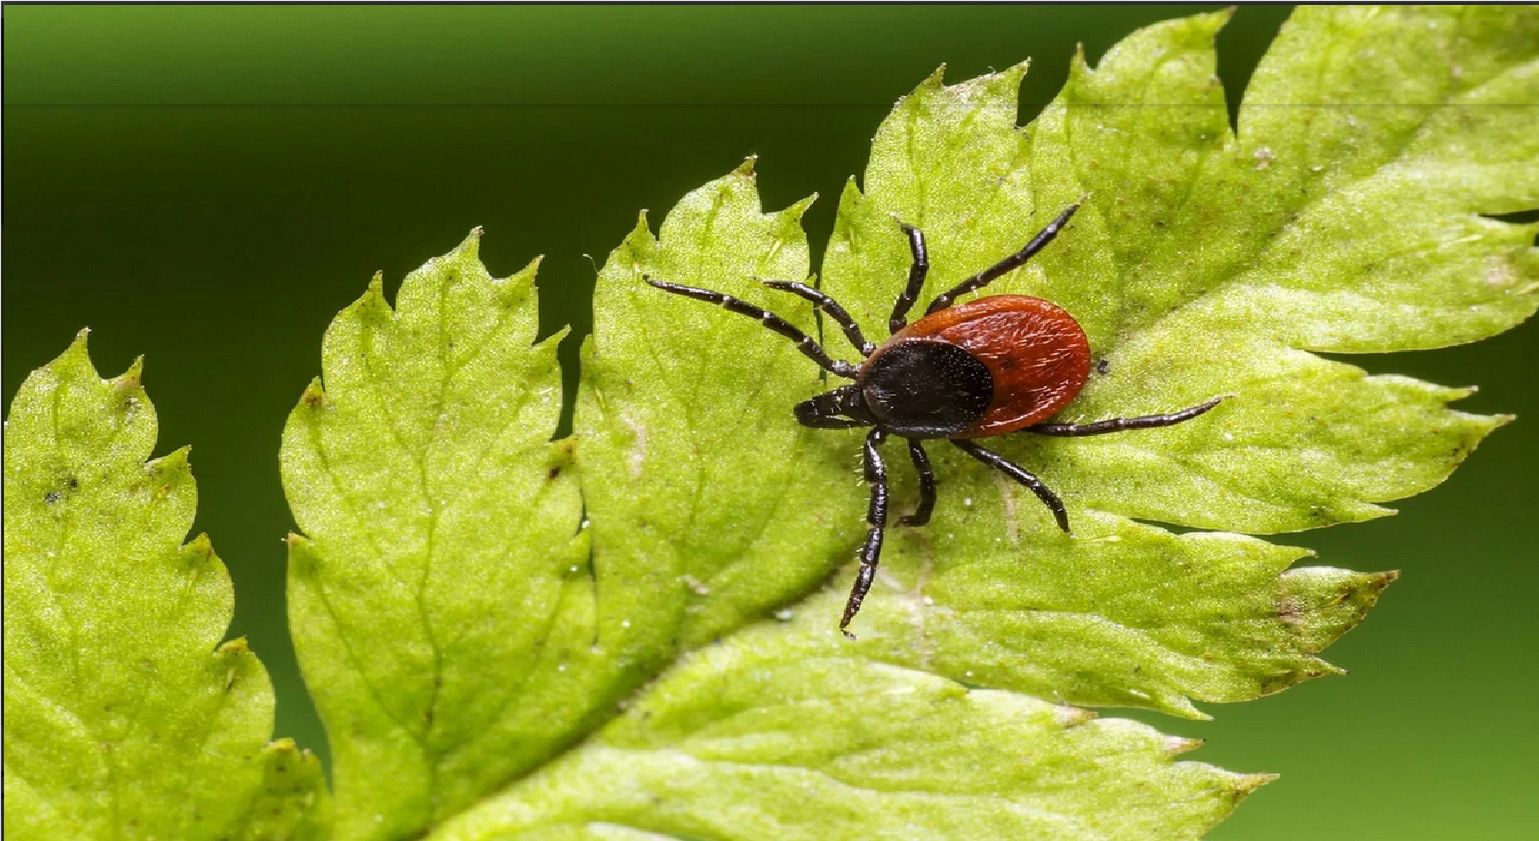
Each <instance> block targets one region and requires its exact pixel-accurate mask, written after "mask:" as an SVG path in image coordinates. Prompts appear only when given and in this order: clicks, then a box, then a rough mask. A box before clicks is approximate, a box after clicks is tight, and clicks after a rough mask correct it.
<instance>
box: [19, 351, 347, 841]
mask: <svg viewBox="0 0 1539 841" xmlns="http://www.w3.org/2000/svg"><path fill="white" fill-rule="evenodd" d="M140 371H141V364H140V362H135V363H134V365H133V367H131V368H129V370H128V371H127V372H125V373H124V374H122V375H121V376H118V377H115V378H113V379H110V380H103V379H101V377H100V376H99V375H98V374H97V373H96V369H95V368H94V367H93V366H92V365H91V360H90V358H89V356H88V355H87V353H86V342H85V333H84V332H83V331H82V332H81V334H80V335H79V337H78V338H76V340H75V342H74V344H72V345H71V346H70V348H69V349H68V350H67V351H65V352H64V354H63V355H61V356H60V357H59V358H58V359H55V360H54V361H53V362H51V363H49V364H48V365H47V366H45V367H44V368H41V369H39V370H38V371H36V372H34V373H33V374H32V375H31V376H30V377H28V378H27V380H26V382H24V383H23V384H22V386H21V389H20V390H19V391H18V392H17V395H16V398H15V400H14V401H13V402H12V404H11V409H10V413H9V415H8V416H7V421H6V432H5V500H6V505H5V596H6V605H5V713H6V715H5V833H6V835H7V836H9V837H12V838H16V839H24V838H40V839H55V838H79V839H91V838H179V839H200V838H208V839H216V838H242V839H288V838H311V837H320V835H319V832H320V830H321V828H323V827H324V823H325V814H326V798H325V790H324V786H323V784H322V781H321V772H320V766H319V764H318V763H317V762H316V760H315V757H313V756H311V755H310V754H308V753H301V752H299V751H297V750H296V749H295V748H294V745H293V743H292V742H289V741H288V740H279V741H277V742H273V743H270V744H268V745H266V746H265V747H264V746H263V743H264V742H265V741H266V740H267V738H268V736H269V734H270V733H271V732H272V724H273V695H272V687H271V685H270V684H269V683H268V680H267V673H266V671H264V670H263V668H262V664H261V663H259V662H258V661H257V659H256V656H255V655H253V654H252V653H251V652H250V651H249V650H248V649H247V648H246V643H245V641H244V640H241V639H236V640H231V641H229V642H226V643H224V644H223V645H220V644H219V641H220V639H221V638H222V637H223V635H224V633H225V630H226V628H228V626H229V623H230V616H231V613H232V610H233V606H234V599H233V594H232V591H231V588H230V578H229V575H228V574H227V573H226V572H225V568H224V564H223V563H221V562H220V560H219V559H218V558H217V557H216V556H215V555H214V550H213V547H212V545H211V544H210V543H209V540H208V538H207V537H206V536H204V535H199V536H198V537H195V538H193V539H192V540H191V541H190V542H188V543H185V544H184V543H183V542H182V541H183V539H184V538H185V537H186V535H187V531H188V529H189V528H190V527H191V526H192V520H193V513H194V509H195V508H196V506H197V489H196V487H195V486H194V483H193V479H192V472H191V470H190V469H189V467H188V463H187V448H185V447H184V448H182V449H180V450H176V451H175V452H172V453H170V454H169V455H166V456H162V457H161V458H157V459H154V460H151V461H148V462H146V459H148V458H149V455H150V452H151V450H152V449H153V447H154V445H155V431H156V421H155V410H154V407H153V406H151V405H150V401H149V399H148V398H147V397H146V396H145V393H144V388H143V386H142V385H141V384H140Z"/></svg>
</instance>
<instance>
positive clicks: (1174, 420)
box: [1026, 397, 1224, 438]
mask: <svg viewBox="0 0 1539 841" xmlns="http://www.w3.org/2000/svg"><path fill="white" fill-rule="evenodd" d="M1223 399H1224V398H1222V397H1215V398H1213V399H1212V400H1209V401H1208V402H1206V403H1200V404H1198V405H1196V406H1193V407H1191V408H1190V409H1182V410H1181V411H1179V412H1170V413H1169V414H1164V415H1144V416H1142V417H1137V418H1111V419H1109V420H1103V421H1096V422H1095V423H1079V424H1075V423H1039V424H1037V425H1036V426H1028V427H1026V428H1027V429H1029V430H1031V431H1032V432H1035V433H1037V434H1038V435H1056V436H1058V437H1060V438H1077V437H1080V436H1083V435H1105V434H1106V433H1108V432H1121V431H1122V430H1124V429H1154V428H1156V427H1161V426H1174V425H1176V424H1178V423H1181V422H1182V421H1189V420H1191V419H1192V418H1195V417H1197V416H1198V415H1200V414H1202V413H1204V412H1206V411H1208V410H1209V409H1211V408H1213V407H1214V406H1217V405H1218V404H1219V403H1220V402H1222V401H1223Z"/></svg>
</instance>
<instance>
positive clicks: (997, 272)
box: [924, 202, 1079, 315]
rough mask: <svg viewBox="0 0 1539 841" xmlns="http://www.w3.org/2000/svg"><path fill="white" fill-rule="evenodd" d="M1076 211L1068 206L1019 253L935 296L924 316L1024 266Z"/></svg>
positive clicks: (1077, 207)
mask: <svg viewBox="0 0 1539 841" xmlns="http://www.w3.org/2000/svg"><path fill="white" fill-rule="evenodd" d="M1076 210H1079V203H1078V202H1075V203H1074V204H1071V205H1069V206H1068V207H1067V208H1065V209H1064V211H1063V212H1062V213H1060V214H1058V218H1057V219H1054V220H1053V221H1051V222H1049V223H1047V227H1046V228H1043V229H1042V230H1041V231H1038V232H1037V235H1036V236H1034V237H1032V238H1031V242H1028V243H1026V245H1025V246H1024V247H1023V248H1021V250H1020V251H1017V252H1015V253H1014V254H1011V255H1010V256H1009V257H1006V258H1005V259H1003V260H1000V261H999V262H998V263H995V264H994V265H992V266H989V267H988V268H986V269H984V270H983V271H981V272H979V273H977V274H975V275H973V276H972V277H970V278H968V279H966V280H964V281H962V282H961V283H959V284H957V285H956V286H955V287H953V288H951V289H949V290H947V291H945V292H942V293H941V294H939V295H936V296H935V300H933V301H931V302H930V306H928V307H926V308H925V311H924V314H925V315H929V314H930V313H932V312H935V311H937V310H943V309H945V308H946V307H949V306H951V304H952V302H953V301H955V300H956V299H957V298H960V297H962V296H963V295H966V294H967V293H969V292H975V291H977V290H979V289H982V288H983V287H985V286H987V285H989V284H990V283H992V282H994V281H995V280H996V279H998V278H1000V277H1001V276H1003V275H1005V274H1006V273H1008V272H1009V271H1011V270H1012V269H1016V268H1019V267H1021V266H1022V265H1024V264H1025V263H1026V261H1027V260H1030V259H1031V258H1032V255H1034V254H1036V253H1037V252H1038V251H1041V250H1042V249H1043V248H1046V247H1047V244H1048V243H1050V242H1052V241H1053V237H1056V236H1058V232H1059V231H1061V230H1063V226H1064V225H1067V224H1069V219H1071V218H1072V217H1073V216H1074V211H1076Z"/></svg>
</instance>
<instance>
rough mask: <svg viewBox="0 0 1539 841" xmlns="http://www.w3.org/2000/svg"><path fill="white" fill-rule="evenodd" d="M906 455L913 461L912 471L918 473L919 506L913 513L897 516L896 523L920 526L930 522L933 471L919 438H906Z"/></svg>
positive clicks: (933, 491) (933, 487)
mask: <svg viewBox="0 0 1539 841" xmlns="http://www.w3.org/2000/svg"><path fill="white" fill-rule="evenodd" d="M908 457H909V459H910V460H912V461H913V462H914V472H916V473H918V474H919V507H918V508H915V509H914V513H912V514H909V515H908V516H906V517H902V518H899V520H898V524H899V525H903V526H922V525H924V524H925V523H928V522H930V514H931V513H932V512H933V511H934V510H935V471H934V470H932V469H930V457H929V456H928V455H926V454H925V451H924V445H923V444H921V443H919V439H917V438H910V439H908Z"/></svg>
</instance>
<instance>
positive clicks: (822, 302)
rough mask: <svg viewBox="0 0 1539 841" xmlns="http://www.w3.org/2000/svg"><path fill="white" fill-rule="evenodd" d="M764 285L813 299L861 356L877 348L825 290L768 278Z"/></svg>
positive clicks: (846, 311)
mask: <svg viewBox="0 0 1539 841" xmlns="http://www.w3.org/2000/svg"><path fill="white" fill-rule="evenodd" d="M764 285H765V286H768V287H769V288H771V289H779V290H780V291H782V292H790V293H791V294H793V295H798V296H800V297H802V298H805V299H806V300H808V301H811V302H812V305H813V306H815V307H817V308H819V309H821V310H823V312H826V313H828V317H829V318H832V319H833V320H834V322H835V323H837V324H838V325H839V326H840V328H842V329H843V330H844V335H845V336H846V337H847V338H849V340H850V344H852V345H854V346H855V349H856V350H858V351H860V355H861V356H870V355H871V351H873V350H876V345H873V344H871V343H870V342H868V341H866V336H865V334H864V333H861V332H860V325H859V324H856V323H855V319H853V318H851V317H850V313H849V311H848V310H846V309H845V308H844V307H841V306H839V302H838V301H835V300H834V299H833V298H831V297H829V296H828V295H826V294H824V293H823V292H820V291H818V290H816V289H813V288H812V287H811V286H808V285H807V284H805V283H792V282H791V281H788V280H766V281H764Z"/></svg>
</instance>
